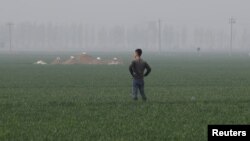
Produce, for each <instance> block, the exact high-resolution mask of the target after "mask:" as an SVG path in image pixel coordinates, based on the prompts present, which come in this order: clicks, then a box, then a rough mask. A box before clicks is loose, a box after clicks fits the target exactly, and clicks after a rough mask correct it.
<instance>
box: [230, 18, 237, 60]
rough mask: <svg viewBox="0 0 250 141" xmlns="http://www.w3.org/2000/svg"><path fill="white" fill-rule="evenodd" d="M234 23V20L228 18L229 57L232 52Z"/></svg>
mask: <svg viewBox="0 0 250 141" xmlns="http://www.w3.org/2000/svg"><path fill="white" fill-rule="evenodd" d="M235 23H236V20H235V19H234V18H233V17H231V18H229V24H230V30H231V31H230V56H231V55H232V51H233V24H235Z"/></svg>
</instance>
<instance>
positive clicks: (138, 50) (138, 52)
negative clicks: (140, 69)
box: [135, 49, 142, 58]
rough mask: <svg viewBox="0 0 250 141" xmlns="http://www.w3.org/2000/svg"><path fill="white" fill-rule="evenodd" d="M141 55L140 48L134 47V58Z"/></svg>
mask: <svg viewBox="0 0 250 141" xmlns="http://www.w3.org/2000/svg"><path fill="white" fill-rule="evenodd" d="M141 55H142V50H141V49H136V50H135V58H140V57H141Z"/></svg>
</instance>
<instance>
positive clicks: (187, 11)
mask: <svg viewBox="0 0 250 141" xmlns="http://www.w3.org/2000/svg"><path fill="white" fill-rule="evenodd" d="M249 6H250V0H0V23H3V22H8V21H12V22H25V21H31V22H54V23H74V22H82V23H99V24H128V23H140V22H146V21H152V20H157V19H159V18H161V19H162V20H163V21H164V22H168V23H173V24H175V23H179V24H186V23H189V24H195V23H200V24H208V25H217V24H218V25H220V24H224V23H226V22H228V18H229V17H230V16H234V17H235V18H236V19H237V21H240V22H241V23H242V24H250V14H249V13H250V8H249Z"/></svg>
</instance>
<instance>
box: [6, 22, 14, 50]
mask: <svg viewBox="0 0 250 141" xmlns="http://www.w3.org/2000/svg"><path fill="white" fill-rule="evenodd" d="M7 26H8V28H9V45H10V52H11V51H12V26H13V23H7Z"/></svg>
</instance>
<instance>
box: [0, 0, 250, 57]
mask: <svg viewBox="0 0 250 141" xmlns="http://www.w3.org/2000/svg"><path fill="white" fill-rule="evenodd" d="M249 5H250V1H248V0H0V51H5V50H10V48H11V50H48V51H58V50H59V51H60V50H86V51H88V50H91V51H114V50H115V51H129V50H131V49H134V48H143V49H145V50H149V51H196V49H197V48H201V50H202V51H225V52H226V51H228V50H229V49H230V45H231V44H230V39H231V25H230V24H229V18H230V17H233V18H234V19H235V21H236V23H234V24H233V28H232V33H233V34H232V50H233V51H250V40H249V39H250V17H249V13H250V9H249ZM8 23H11V24H8ZM10 39H11V41H10Z"/></svg>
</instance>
